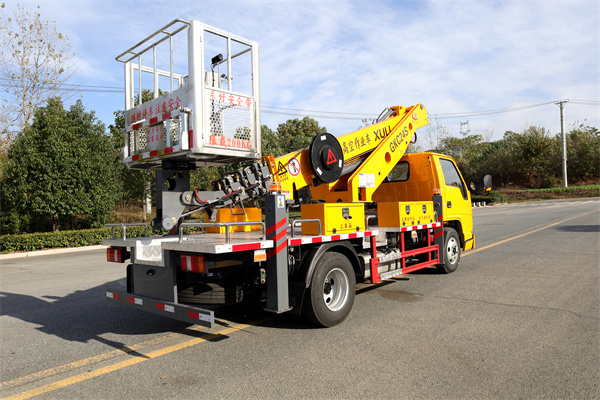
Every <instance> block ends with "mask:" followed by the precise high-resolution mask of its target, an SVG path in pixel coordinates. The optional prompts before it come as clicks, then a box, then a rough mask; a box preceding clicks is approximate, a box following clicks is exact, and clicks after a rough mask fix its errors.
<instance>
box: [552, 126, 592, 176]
mask: <svg viewBox="0 0 600 400" xmlns="http://www.w3.org/2000/svg"><path fill="white" fill-rule="evenodd" d="M557 140H559V138H557ZM561 157H562V156H561ZM561 174H562V172H561ZM567 177H568V178H569V180H571V181H589V180H592V179H596V182H598V177H600V131H598V129H597V128H594V127H591V126H583V125H580V126H579V127H577V128H575V129H573V130H571V132H570V133H569V134H568V136H567Z"/></svg>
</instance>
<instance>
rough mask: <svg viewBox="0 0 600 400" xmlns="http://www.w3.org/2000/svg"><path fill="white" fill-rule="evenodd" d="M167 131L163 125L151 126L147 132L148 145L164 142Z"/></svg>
mask: <svg viewBox="0 0 600 400" xmlns="http://www.w3.org/2000/svg"><path fill="white" fill-rule="evenodd" d="M164 139H165V129H164V127H163V126H162V125H156V126H151V127H149V128H148V129H147V130H146V143H149V144H150V143H155V142H158V141H164Z"/></svg>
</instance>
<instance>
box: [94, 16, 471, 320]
mask: <svg viewBox="0 0 600 400" xmlns="http://www.w3.org/2000/svg"><path fill="white" fill-rule="evenodd" d="M178 38H179V42H182V43H183V47H184V48H185V49H186V50H187V59H183V58H182V57H181V52H179V53H177V52H175V51H174V49H173V48H174V43H178V42H177V41H176V39H178ZM164 49H167V54H168V56H167V57H165V58H160V57H158V52H159V50H164ZM178 57H179V58H178ZM117 60H119V61H121V62H123V63H124V66H125V108H126V127H125V130H124V133H123V135H124V139H125V146H124V147H123V149H122V157H123V162H124V163H125V164H126V165H127V166H128V167H129V168H136V169H150V168H152V169H156V205H157V217H156V218H155V219H154V220H153V221H152V228H153V229H161V230H166V231H169V232H170V234H169V235H164V236H148V235H147V237H143V238H127V228H128V227H129V226H131V225H135V224H112V225H110V226H111V227H112V228H113V235H112V238H111V239H109V240H105V241H103V244H105V245H107V246H108V249H107V260H108V261H111V262H117V263H125V262H127V263H128V265H127V267H126V274H127V289H126V290H108V291H107V292H106V296H107V299H108V300H109V301H113V302H117V303H120V304H122V305H125V306H129V307H133V308H139V309H141V310H144V311H148V312H153V313H156V314H160V315H164V316H168V317H171V318H175V319H179V320H182V321H187V322H191V323H195V324H200V325H204V326H208V327H213V326H214V311H213V310H209V309H206V308H202V305H206V304H212V305H214V304H236V303H241V302H244V301H251V300H253V301H257V300H259V299H261V298H262V299H263V300H264V299H265V298H266V303H265V309H266V310H268V311H272V312H275V313H283V312H292V313H296V314H299V315H300V314H301V315H304V316H305V317H306V318H307V319H308V320H309V321H311V322H312V323H314V324H316V325H319V326H325V327H328V326H333V325H336V324H339V323H340V322H342V321H343V320H344V319H345V318H346V317H347V316H348V314H349V313H350V310H351V308H352V305H353V303H354V298H355V292H356V284H357V282H373V283H377V282H380V281H382V280H386V279H390V278H393V277H395V276H399V275H401V274H406V273H409V272H412V271H416V270H419V269H422V268H427V267H435V268H437V269H438V270H439V271H441V272H443V273H451V272H453V271H455V270H456V268H457V266H458V263H459V261H460V255H461V251H464V250H469V249H472V248H474V247H475V235H474V233H473V222H472V212H471V201H470V195H469V192H468V190H467V186H466V184H465V181H464V179H463V178H462V176H461V174H460V172H459V170H458V168H457V167H456V164H455V162H454V160H452V158H450V157H447V156H444V155H441V154H435V153H415V154H406V150H407V148H408V146H409V145H410V143H411V141H413V140H416V133H415V132H416V130H417V129H419V128H421V127H423V126H425V125H426V124H427V113H426V111H425V108H424V106H423V105H422V104H416V105H413V106H410V107H403V106H394V107H390V108H386V109H385V110H384V111H383V112H382V113H381V115H380V116H379V117H378V118H377V120H376V121H374V123H373V124H372V125H371V126H367V127H365V128H362V129H359V130H357V131H354V132H350V133H348V134H346V135H343V136H340V137H335V136H333V135H331V134H328V133H324V134H319V135H317V136H316V137H315V138H314V139H313V140H312V142H311V144H310V146H309V147H307V148H305V149H298V151H295V152H292V153H290V154H287V155H284V156H282V157H278V158H274V157H273V156H270V155H264V156H263V155H261V152H260V113H259V111H260V97H259V82H258V77H259V73H258V44H257V43H256V42H253V41H250V40H247V39H244V38H241V37H239V36H236V35H233V34H231V33H228V32H225V31H222V30H220V29H217V28H214V27H210V26H208V25H205V24H202V23H200V22H198V21H184V20H175V21H173V22H171V23H170V24H168V25H167V26H165V27H163V28H161V29H160V30H158V31H157V32H155V33H154V34H152V35H150V36H149V37H148V38H146V39H144V40H142V41H141V42H139V43H138V44H136V45H135V46H133V47H132V48H130V49H128V50H127V51H125V52H124V53H123V54H121V55H119V56H118V57H117ZM148 60H150V62H148ZM180 64H182V65H183V66H182V65H180ZM178 68H179V69H178ZM176 70H177V71H176ZM161 81H162V82H163V83H164V82H165V81H166V82H168V83H167V85H168V86H169V87H168V88H167V90H165V91H166V92H167V93H166V94H162V93H163V92H161V90H159V89H160V85H159V82H161ZM136 85H137V90H138V92H137V94H136V90H135V87H136ZM145 85H146V86H147V87H153V93H154V99H152V100H150V101H147V102H140V101H136V98H137V100H140V99H142V98H143V96H142V93H143V92H142V87H144V86H145ZM240 161H245V162H246V165H245V166H243V167H242V168H240V169H239V170H238V171H236V172H235V173H233V174H230V175H227V176H225V177H222V178H220V179H217V180H215V181H214V182H212V184H213V190H208V191H206V190H205V191H202V190H198V189H195V190H194V189H192V188H190V179H189V176H190V171H192V170H195V169H196V168H205V167H211V166H218V165H226V164H230V163H234V162H240ZM294 210H299V216H295V217H290V211H294ZM194 214H195V215H200V216H202V217H204V218H203V219H202V220H191V219H190V217H191V216H192V215H194ZM294 214H298V213H297V212H295V213H294ZM190 227H196V228H201V230H200V231H199V232H196V233H189V228H190ZM117 228H119V229H122V235H121V237H117V236H118V235H116V234H115V230H116V229H117Z"/></svg>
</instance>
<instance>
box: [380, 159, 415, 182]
mask: <svg viewBox="0 0 600 400" xmlns="http://www.w3.org/2000/svg"><path fill="white" fill-rule="evenodd" d="M409 176H410V167H409V164H408V162H406V161H400V162H399V163H398V164H396V166H395V167H394V168H393V169H392V170H391V171H390V173H389V174H388V176H387V177H386V179H385V181H384V182H404V181H407V180H408V177H409Z"/></svg>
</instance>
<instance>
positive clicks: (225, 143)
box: [208, 135, 252, 149]
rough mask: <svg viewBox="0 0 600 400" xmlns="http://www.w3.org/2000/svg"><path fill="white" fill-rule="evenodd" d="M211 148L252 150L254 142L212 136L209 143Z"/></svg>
mask: <svg viewBox="0 0 600 400" xmlns="http://www.w3.org/2000/svg"><path fill="white" fill-rule="evenodd" d="M208 144H209V145H211V146H220V147H237V148H238V149H251V148H252V142H250V141H249V140H244V139H232V138H228V137H225V136H216V135H210V139H209V142H208Z"/></svg>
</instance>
